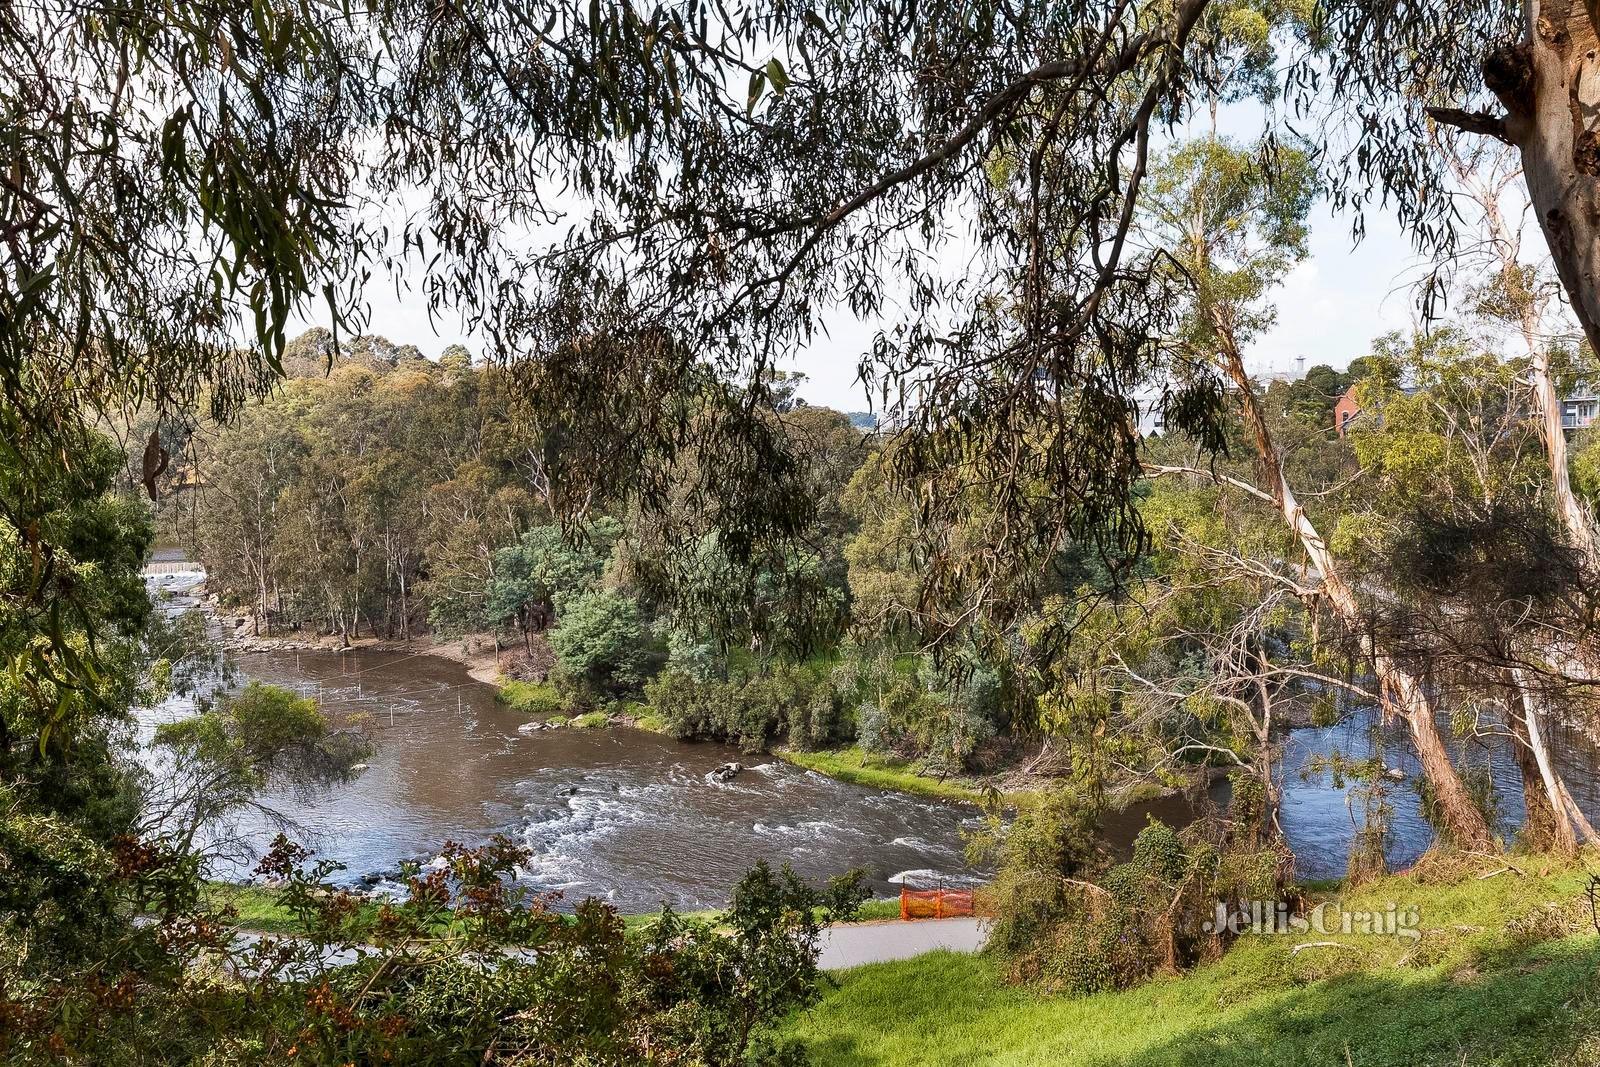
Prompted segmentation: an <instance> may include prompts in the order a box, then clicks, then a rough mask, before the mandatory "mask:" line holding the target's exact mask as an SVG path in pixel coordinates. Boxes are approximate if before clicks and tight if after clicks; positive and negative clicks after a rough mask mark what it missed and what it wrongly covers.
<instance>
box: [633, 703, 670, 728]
mask: <svg viewBox="0 0 1600 1067" xmlns="http://www.w3.org/2000/svg"><path fill="white" fill-rule="evenodd" d="M622 714H623V715H624V716H625V717H626V718H627V720H628V723H629V724H630V725H631V726H633V728H634V729H636V730H649V731H650V732H651V733H653V734H665V733H670V732H671V731H670V730H668V729H667V720H666V719H663V718H662V717H661V713H660V712H658V711H656V709H655V708H652V707H651V706H650V705H649V704H646V703H644V702H642V701H638V700H624V701H623V702H622Z"/></svg>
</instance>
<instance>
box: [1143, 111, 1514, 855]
mask: <svg viewBox="0 0 1600 1067" xmlns="http://www.w3.org/2000/svg"><path fill="white" fill-rule="evenodd" d="M1268 166H1270V167H1271V168H1272V169H1273V170H1274V171H1276V174H1277V176H1276V177H1275V178H1274V179H1273V180H1268V179H1267V178H1266V177H1265V175H1266V172H1267V171H1266V167H1268ZM1296 176H1298V180H1295V179H1296ZM1311 179H1312V174H1311V170H1310V167H1309V162H1308V160H1307V158H1306V157H1305V156H1304V155H1303V154H1300V153H1297V152H1296V151H1294V150H1293V149H1278V150H1277V151H1276V152H1275V158H1272V159H1270V160H1269V161H1267V163H1265V164H1263V162H1262V161H1260V160H1258V159H1257V158H1255V157H1254V156H1253V155H1252V153H1250V152H1249V151H1246V150H1243V149H1241V148H1239V147H1238V146H1234V145H1230V144H1228V143H1226V142H1224V141H1221V140H1219V139H1217V138H1215V137H1212V138H1208V139H1204V140H1201V141H1197V142H1194V143H1191V144H1189V145H1185V146H1183V147H1182V148H1180V149H1178V150H1176V151H1174V152H1173V153H1172V154H1171V155H1170V156H1169V157H1168V158H1167V159H1166V160H1164V165H1163V167H1162V168H1161V169H1160V170H1159V171H1158V180H1157V182H1155V183H1154V187H1153V189H1152V194H1153V195H1152V196H1151V198H1150V202H1149V206H1148V208H1147V212H1146V214H1145V216H1144V233H1145V235H1146V237H1147V239H1148V240H1150V241H1151V242H1152V243H1154V244H1157V245H1158V246H1161V247H1164V248H1166V249H1168V250H1170V255H1171V256H1172V258H1173V261H1174V263H1175V269H1176V270H1177V271H1179V272H1181V274H1182V276H1183V278H1184V280H1185V283H1186V285H1187V286H1188V287H1189V290H1190V293H1191V298H1190V315H1189V316H1188V318H1187V320H1186V322H1185V328H1184V329H1183V331H1182V332H1180V333H1179V334H1177V335H1176V336H1175V338H1174V343H1173V346H1172V352H1173V365H1174V371H1175V372H1176V373H1177V374H1178V375H1180V376H1181V377H1182V378H1185V379H1191V380H1200V381H1206V380H1210V381H1213V382H1217V383H1219V385H1220V383H1224V382H1225V383H1226V385H1227V388H1228V390H1229V391H1230V392H1231V394H1232V397H1233V398H1234V399H1235V400H1236V402H1237V403H1238V405H1239V409H1240V414H1241V417H1242V418H1243V420H1244V424H1245V436H1246V437H1247V439H1248V440H1249V442H1250V448H1251V450H1252V451H1253V453H1254V459H1255V463H1254V467H1255V472H1254V474H1255V477H1254V478H1251V477H1249V476H1243V477H1241V476H1235V475H1225V476H1223V481H1224V482H1225V483H1226V484H1227V485H1229V486H1231V487H1233V488H1234V489H1236V490H1238V491H1239V492H1243V493H1246V494H1248V495H1250V496H1252V497H1255V498H1256V499H1258V500H1260V501H1261V502H1263V503H1264V504H1266V505H1268V506H1270V507H1271V508H1272V509H1273V510H1274V511H1275V512H1276V513H1277V514H1278V516H1279V517H1280V518H1281V520H1282V521H1283V523H1284V524H1285V525H1286V526H1287V528H1288V529H1289V530H1290V531H1291V532H1292V533H1293V534H1294V537H1295V539H1296V540H1297V542H1298V543H1299V546H1300V549H1301V551H1302V553H1303V554H1304V556H1305V558H1306V560H1307V562H1308V564H1309V566H1308V567H1307V568H1306V572H1307V573H1306V574H1305V575H1298V574H1295V573H1294V572H1293V571H1292V569H1291V570H1289V571H1283V572H1281V573H1280V574H1279V578H1280V581H1282V582H1284V583H1285V584H1287V585H1288V586H1289V587H1290V588H1291V589H1292V590H1294V591H1295V592H1296V594H1297V595H1299V596H1301V597H1304V598H1307V599H1310V600H1315V601H1316V602H1317V603H1318V604H1319V605H1322V606H1325V608H1326V610H1327V612H1328V614H1329V615H1330V616H1331V617H1332V618H1333V619H1334V620H1336V621H1337V623H1338V625H1339V626H1340V627H1341V628H1342V629H1343V630H1344V631H1345V632H1346V633H1348V634H1349V636H1350V637H1351V638H1352V639H1353V640H1354V641H1355V642H1356V645H1357V648H1358V650H1359V660H1360V661H1361V663H1362V665H1363V666H1364V667H1370V669H1371V670H1372V671H1373V673H1374V674H1375V675H1376V676H1377V679H1378V682H1379V687H1380V689H1379V693H1380V696H1381V706H1382V708H1383V711H1384V714H1385V716H1386V717H1398V718H1400V719H1401V720H1403V721H1404V722H1405V724H1406V727H1407V729H1408V730H1409V732H1410V735H1411V742H1412V745H1413V747H1414V748H1415V749H1416V752H1417V756H1418V758H1419V759H1420V761H1421V763H1422V768H1423V773H1424V775H1425V776H1426V778H1427V781H1428V784H1429V787H1430V790H1431V792H1432V795H1433V797H1434V798H1435V799H1436V801H1437V803H1438V806H1439V809H1440V811H1441V813H1442V817H1443V821H1444V823H1445V827H1444V828H1445V829H1446V830H1447V831H1448V833H1449V835H1450V836H1451V838H1452V839H1454V840H1455V841H1456V842H1457V843H1458V844H1461V845H1464V846H1467V847H1476V848H1481V847H1486V846H1487V845H1488V844H1489V843H1490V830H1489V826H1488V824H1487V822H1486V821H1485V819H1484V817H1483V814H1482V813H1481V812H1480V811H1479V810H1478V808H1477V807H1476V806H1475V804H1474V803H1473V801H1472V797H1471V794H1470V793H1469V791H1468V790H1467V788H1466V786H1465V785H1464V784H1463V783H1462V781H1461V777H1460V775H1459V774H1458V773H1457V771H1456V769H1455V767H1454V766H1453V765H1452V763H1451V760H1450V755H1449V752H1448V750H1447V748H1446V747H1445V745H1444V742H1443V739H1442V738H1441V737H1440V734H1439V728H1438V723H1437V717H1436V714H1435V706H1434V701H1433V699H1432V696H1431V695H1430V693H1429V691H1428V689H1427V686H1426V684H1425V679H1424V678H1423V676H1422V675H1421V673H1420V672H1419V670H1418V668H1417V666H1416V665H1415V664H1414V663H1412V662H1409V661H1408V660H1407V658H1406V657H1405V656H1404V655H1403V654H1402V652H1403V649H1402V648H1400V647H1397V646H1396V645H1394V644H1393V643H1391V642H1389V641H1386V640H1384V637H1383V635H1382V634H1380V633H1377V632H1375V631H1374V630H1373V628H1372V627H1371V626H1370V625H1369V624H1368V621H1367V610H1366V608H1365V607H1364V606H1363V603H1362V597H1361V591H1360V589H1359V588H1358V586H1357V584H1356V583H1355V582H1354V581H1352V579H1351V577H1350V576H1349V575H1348V574H1347V573H1346V571H1345V569H1344V568H1343V567H1342V566H1341V563H1340V561H1339V559H1338V557H1337V555H1336V554H1335V551H1334V547H1333V544H1332V542H1331V541H1330V540H1329V538H1328V537H1327V536H1326V535H1325V534H1324V533H1323V532H1322V530H1321V529H1319V527H1318V525H1317V523H1316V521H1315V520H1314V519H1313V516H1312V514H1311V511H1310V510H1309V509H1308V507H1307V506H1306V504H1305V503H1303V502H1302V501H1301V499H1300V497H1299V496H1298V495H1297V493H1296V491H1295V489H1294V488H1293V487H1292V486H1291V485H1290V482H1289V479H1288V477H1287V475H1286V472H1285V466H1284V459H1285V457H1284V454H1283V452H1282V451H1281V449H1280V447H1279V445H1278V443H1277V442H1276V441H1275V439H1274V434H1273V432H1272V429H1271V426H1270V424H1269V420H1268V418H1267V415H1266V413H1265V411H1264V409H1263V407H1262V404H1261V398H1260V396H1259V395H1258V392H1257V389H1256V386H1255V384H1254V383H1253V382H1252V381H1251V379H1250V376H1249V374H1248V373H1247V372H1246V370H1245V366H1244V356H1243V353H1242V346H1243V345H1244V343H1245V342H1246V341H1247V340H1248V339H1249V338H1250V336H1251V335H1252V334H1254V333H1255V332H1257V331H1259V330H1260V329H1262V328H1263V327H1264V326H1265V325H1267V324H1268V323H1269V322H1270V317H1271V314H1272V306H1271V305H1270V303H1268V302H1267V300H1266V296H1267V294H1268V292H1269V291H1270V289H1271V288H1272V287H1273V286H1274V285H1275V284H1276V283H1277V282H1278V281H1279V280H1281V278H1282V276H1283V274H1284V273H1285V272H1286V271H1287V269H1288V268H1289V267H1290V266H1292V265H1293V264H1294V263H1296V262H1298V261H1299V260H1300V259H1302V258H1304V256H1305V254H1306V253H1305V225H1304V219H1305V214H1306V211H1307V208H1308V206H1309V202H1310V196H1311V193H1312V190H1313V186H1312V184H1311ZM1150 469H1151V471H1152V473H1155V474H1158V475H1159V474H1168V475H1171V474H1180V475H1181V474H1187V475H1190V476H1202V477H1204V476H1207V475H1208V472H1207V471H1205V470H1202V469H1200V468H1197V467H1193V466H1183V465H1177V466H1174V465H1152V467H1151V468H1150Z"/></svg>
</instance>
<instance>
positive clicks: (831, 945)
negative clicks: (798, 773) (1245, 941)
mask: <svg viewBox="0 0 1600 1067" xmlns="http://www.w3.org/2000/svg"><path fill="white" fill-rule="evenodd" d="M988 933H989V932H988V930H987V929H985V928H984V925H983V923H982V920H979V919H918V920H916V921H915V922H902V921H900V920H890V921H888V922H869V923H846V924H843V925H840V926H830V927H828V928H827V929H825V930H823V931H822V937H821V940H820V942H819V945H818V952H817V966H818V967H820V968H822V969H823V970H825V971H841V970H844V969H845V968H846V967H859V966H860V965H861V964H863V963H883V962H886V961H888V960H905V959H910V958H911V957H912V956H920V955H922V954H923V953H924V952H933V951H936V950H938V949H949V950H950V951H951V952H976V951H978V950H979V949H980V948H982V947H983V942H984V940H985V939H986V938H987V937H988ZM282 936H283V935H278V934H262V933H260V932H258V931H254V930H239V931H236V932H235V933H234V938H235V941H236V943H237V944H238V945H239V946H240V947H245V946H248V945H252V944H254V943H255V942H257V941H260V940H261V939H262V938H263V937H270V938H272V939H274V940H277V939H279V938H280V937H282ZM289 938H290V939H291V940H298V939H297V938H294V936H293V935H289ZM365 949H366V946H356V947H354V948H346V949H342V950H340V951H337V952H333V951H330V952H328V953H326V954H325V955H324V956H323V958H322V960H321V964H320V965H321V966H323V967H341V966H344V965H345V964H349V963H354V962H355V961H356V960H357V959H359V958H360V957H361V956H362V955H364V954H365V951H364V950H365ZM506 951H509V952H513V953H514V952H516V950H515V949H508V950H506ZM305 966H306V968H307V972H306V973H307V975H310V974H311V973H313V972H315V971H316V970H317V969H318V965H317V964H315V963H307V964H306V965H305Z"/></svg>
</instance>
